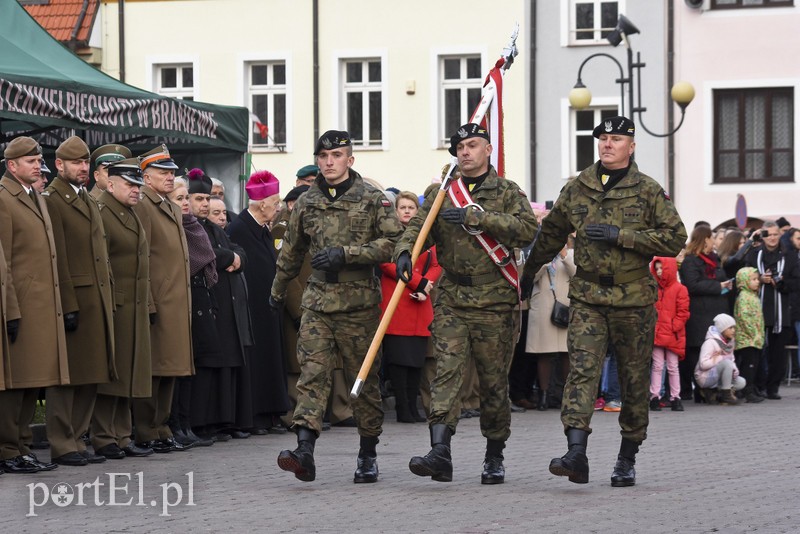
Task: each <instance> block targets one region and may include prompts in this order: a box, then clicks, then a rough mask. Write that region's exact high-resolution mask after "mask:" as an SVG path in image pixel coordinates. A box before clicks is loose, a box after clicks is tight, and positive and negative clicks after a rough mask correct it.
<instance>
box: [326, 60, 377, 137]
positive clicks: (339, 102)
mask: <svg viewBox="0 0 800 534" xmlns="http://www.w3.org/2000/svg"><path fill="white" fill-rule="evenodd" d="M375 60H378V61H380V64H381V81H380V82H369V81H367V82H363V83H365V84H366V85H367V86H369V85H370V83H372V84H375V85H373V86H371V87H372V88H380V92H381V142H380V143H375V144H370V145H368V146H363V145H355V144H354V145H353V150H355V151H359V150H388V149H389V131H390V127H389V98H390V94H389V52H388V50H386V49H384V48H381V49H356V50H334V51H333V54H332V65H331V66H332V73H333V84H332V88H331V89H332V91H333V94H332V100H331V102H332V103H333V105H332V106H331V112H332V117H331V125H332V126H331V127H330V129H340V130H344V129H345V120H346V106H347V104H346V101H345V97H346V95H347V91H345V87H344V85H345V80H346V78H345V75H346V73H345V63H346V62H352V61H375ZM365 89H366V87H365ZM367 105H368V100H367ZM364 115H365V123H366V127H365V129H364V133H365V134H367V133H368V131H369V130H368V124H369V123H368V122H367V121H369V117H368V114H364ZM327 129H329V128H323V130H327Z"/></svg>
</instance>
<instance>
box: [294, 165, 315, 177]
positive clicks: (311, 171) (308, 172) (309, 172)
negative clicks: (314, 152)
mask: <svg viewBox="0 0 800 534" xmlns="http://www.w3.org/2000/svg"><path fill="white" fill-rule="evenodd" d="M317 174H319V167H317V166H316V165H306V166H305V167H300V170H298V171H297V177H298V178H305V177H306V176H316V175H317Z"/></svg>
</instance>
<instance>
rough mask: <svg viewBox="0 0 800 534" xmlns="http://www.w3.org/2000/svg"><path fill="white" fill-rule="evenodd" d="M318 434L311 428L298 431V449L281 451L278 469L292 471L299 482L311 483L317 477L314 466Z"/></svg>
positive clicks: (301, 428) (300, 428)
mask: <svg viewBox="0 0 800 534" xmlns="http://www.w3.org/2000/svg"><path fill="white" fill-rule="evenodd" d="M316 441H317V434H316V433H315V432H314V431H313V430H311V429H310V428H304V427H299V428H298V429H297V448H296V449H295V450H293V451H289V450H285V451H281V453H280V454H279V455H278V467H280V468H281V469H283V470H284V471H291V472H292V473H294V476H295V477H296V478H297V479H298V480H302V481H303V482H311V481H312V480H314V479H315V478H316V477H317V468H316V466H315V465H314V442H316Z"/></svg>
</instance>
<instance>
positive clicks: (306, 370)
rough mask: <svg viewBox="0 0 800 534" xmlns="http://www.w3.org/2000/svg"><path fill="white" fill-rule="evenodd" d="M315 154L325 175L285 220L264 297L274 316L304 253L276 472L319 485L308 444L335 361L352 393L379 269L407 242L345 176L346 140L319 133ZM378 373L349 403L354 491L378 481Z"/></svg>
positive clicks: (389, 210)
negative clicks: (292, 435) (289, 401)
mask: <svg viewBox="0 0 800 534" xmlns="http://www.w3.org/2000/svg"><path fill="white" fill-rule="evenodd" d="M314 154H315V155H316V157H317V164H318V165H319V167H320V169H321V170H320V173H319V175H318V176H317V178H316V180H315V181H314V184H313V185H312V186H311V188H310V189H309V190H308V191H307V192H306V193H305V194H304V195H302V196H301V197H300V198H299V199H298V200H297V203H296V204H295V206H294V210H293V211H292V214H291V217H290V218H289V224H288V227H287V229H286V234H285V236H284V239H283V245H282V247H281V252H280V255H279V256H278V266H277V267H278V269H277V274H276V275H275V281H274V282H273V284H272V292H271V295H270V304H271V305H273V306H280V305H281V303H282V302H283V301H284V300H285V298H286V289H287V285H288V283H289V281H290V280H292V279H293V278H294V277H296V276H297V275H298V273H299V272H300V269H301V267H302V265H303V258H304V257H305V255H306V253H307V252H308V253H310V254H311V267H312V268H313V271H312V274H311V276H310V277H309V279H308V285H307V286H306V289H305V291H304V292H303V298H302V304H301V305H302V308H303V315H302V319H301V322H300V331H299V333H298V341H297V358H298V360H299V361H300V368H301V374H300V379H299V380H298V382H297V406H296V407H295V411H294V417H293V419H292V428H293V430H295V431H296V432H297V442H298V446H297V449H295V450H294V451H288V450H285V451H282V452H281V453H280V455H279V456H278V465H279V466H280V467H281V469H284V470H286V471H291V472H293V473H294V474H295V477H297V478H298V479H300V480H303V481H306V482H308V481H312V480H314V478H315V476H316V468H315V466H314V456H313V454H314V442H315V441H316V439H317V437H318V436H319V433H320V431H321V429H322V415H323V412H324V411H325V406H326V403H327V400H328V396H329V393H330V389H331V372H332V371H333V368H334V366H335V362H336V359H337V356H339V355H340V356H341V357H342V359H343V360H344V367H345V369H344V370H345V377H346V379H347V382H348V388H352V386H353V383H354V381H355V378H356V376H357V375H358V371H359V369H360V367H361V362H362V360H363V358H364V355H365V354H366V353H367V350H368V349H369V345H370V342H371V341H372V337H373V335H374V333H375V330H376V329H377V327H378V323H379V322H380V302H381V286H380V281H379V280H378V278H377V277H376V275H375V266H376V265H377V264H380V263H385V262H387V261H390V259H391V255H392V250H393V248H394V244H395V242H396V241H397V239H398V238H399V237H400V235H401V234H402V233H403V226H402V225H401V224H400V221H399V220H398V219H397V215H396V214H395V210H394V207H393V206H392V203H391V202H390V201H389V200H388V199H387V198H386V197H385V196H384V195H383V193H382V192H381V191H379V190H378V189H375V188H374V187H372V186H370V185H369V184H367V183H365V182H364V180H363V179H362V178H361V176H360V175H359V174H358V173H357V172H355V171H353V170H352V169H351V168H350V167H351V166H352V165H353V148H352V146H351V143H350V136H349V134H348V133H347V132H342V131H334V130H331V131H328V132H326V133H324V134H323V135H322V137H320V138H319V140H318V141H317V145H316V149H315V150H314ZM379 367H380V364H379V360H378V361H376V363H375V365H373V366H372V369H371V370H370V373H369V375H368V376H367V379H366V380H365V383H364V388H363V391H362V393H361V395H360V396H359V397H358V398H357V399H354V400H353V402H352V407H353V416H354V418H355V420H356V422H357V424H358V433H359V435H360V436H361V448H360V450H359V453H358V460H357V466H358V468H357V469H356V472H355V476H354V482H356V483H359V482H376V481H377V480H378V464H377V459H376V456H377V453H376V450H375V447H376V445H377V444H378V436H379V435H380V434H381V430H382V425H383V410H382V408H381V396H380V390H379V387H378V368H379Z"/></svg>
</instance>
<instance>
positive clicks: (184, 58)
mask: <svg viewBox="0 0 800 534" xmlns="http://www.w3.org/2000/svg"><path fill="white" fill-rule="evenodd" d="M164 67H192V85H194V87H192V88H191V89H190V90H188V89H187V90H180V89H179V90H173V89H168V90H166V91H162V90H160V88H159V84H160V77H159V71H160V70H161V69H162V68H164ZM178 82H179V83H182V77H181V76H178ZM145 87H149V88H150V90H151V91H153V92H154V93H157V94H159V95H162V96H168V97H171V98H182V97H183V96H191V97H192V100H195V101H196V100H200V58H199V57H198V56H188V55H180V56H148V57H146V58H145Z"/></svg>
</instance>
